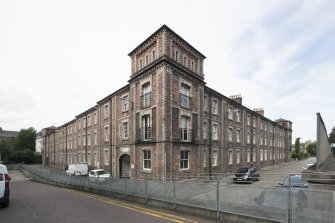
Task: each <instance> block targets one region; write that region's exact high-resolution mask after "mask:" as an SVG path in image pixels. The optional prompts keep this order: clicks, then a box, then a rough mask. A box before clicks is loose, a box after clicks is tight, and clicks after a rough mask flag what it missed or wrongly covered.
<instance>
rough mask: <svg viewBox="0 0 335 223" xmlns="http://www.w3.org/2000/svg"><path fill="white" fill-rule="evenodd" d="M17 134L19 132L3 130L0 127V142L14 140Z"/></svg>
mask: <svg viewBox="0 0 335 223" xmlns="http://www.w3.org/2000/svg"><path fill="white" fill-rule="evenodd" d="M17 134H19V132H17V131H9V130H3V129H2V128H1V127H0V141H2V140H14V139H15V138H16V136H17Z"/></svg>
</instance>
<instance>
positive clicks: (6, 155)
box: [0, 139, 15, 163]
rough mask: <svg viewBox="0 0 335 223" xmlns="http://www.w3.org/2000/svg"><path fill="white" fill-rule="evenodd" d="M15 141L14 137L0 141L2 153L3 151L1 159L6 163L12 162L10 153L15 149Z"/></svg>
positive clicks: (0, 151)
mask: <svg viewBox="0 0 335 223" xmlns="http://www.w3.org/2000/svg"><path fill="white" fill-rule="evenodd" d="M14 143H15V141H14V140H12V139H6V140H1V141H0V153H1V161H4V163H9V162H10V155H11V153H12V151H13V148H14Z"/></svg>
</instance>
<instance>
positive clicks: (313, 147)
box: [307, 142, 316, 156]
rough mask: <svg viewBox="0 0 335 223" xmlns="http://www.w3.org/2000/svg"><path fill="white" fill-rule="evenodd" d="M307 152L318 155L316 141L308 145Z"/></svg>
mask: <svg viewBox="0 0 335 223" xmlns="http://www.w3.org/2000/svg"><path fill="white" fill-rule="evenodd" d="M307 152H308V153H309V154H310V155H311V156H316V142H313V143H311V144H309V145H308V146H307Z"/></svg>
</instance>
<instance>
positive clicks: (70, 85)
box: [0, 0, 335, 141]
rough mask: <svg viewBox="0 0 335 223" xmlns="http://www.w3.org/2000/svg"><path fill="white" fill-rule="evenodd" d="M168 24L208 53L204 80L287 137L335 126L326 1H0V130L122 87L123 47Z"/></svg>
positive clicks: (49, 120) (332, 16) (84, 104)
mask: <svg viewBox="0 0 335 223" xmlns="http://www.w3.org/2000/svg"><path fill="white" fill-rule="evenodd" d="M164 24H166V25H167V26H169V27H170V28H171V29H172V30H174V31H175V32H176V33H177V34H178V35H180V36H181V37H183V38H184V39H185V40H186V41H187V42H188V43H190V44H191V45H192V46H193V47H195V48H196V49H197V50H199V51H200V52H201V53H202V54H204V55H205V56H206V57H207V58H206V60H205V62H204V74H205V82H206V83H207V86H208V87H210V88H213V89H214V90H216V91H218V92H220V93H222V94H223V95H226V96H228V97H229V96H231V95H236V94H241V95H242V98H243V104H244V105H245V106H246V107H248V108H250V109H254V108H264V110H265V116H266V117H267V118H269V119H271V120H276V119H279V118H284V119H288V120H291V121H292V122H293V141H294V139H295V138H297V137H301V138H302V141H306V140H315V139H316V113H320V114H321V116H322V118H323V121H324V123H325V124H326V128H327V131H328V133H330V132H331V129H332V128H333V127H334V126H335V99H334V93H335V87H334V85H335V74H334V71H335V1H333V0H318V1H314V0H305V1H300V0H295V1H292V0H287V1H286V0H280V1H279V0H278V1H272V0H261V1H258V0H253V1H238V0H231V1H228V0H219V1H215V0H212V1H203V0H201V1H198V0H192V1H186V0H177V1H175V0H169V1H159V0H152V1H151V0H150V1H148V0H142V1H137V0H134V1H130V0H123V1H112V0H96V1H91V0H57V1H51V0H41V1H37V0H29V1H27V0H10V1H6V0H0V127H2V129H5V130H12V131H19V130H20V129H23V128H29V127H34V128H35V129H36V130H38V131H39V130H41V129H42V128H44V127H49V126H52V125H54V126H60V125H62V124H65V123H66V122H68V121H70V120H73V119H74V118H75V116H76V115H78V114H80V113H82V112H83V111H85V110H87V109H89V108H91V107H93V106H94V105H96V102H97V101H99V100H101V99H102V98H104V97H106V96H108V95H109V94H111V93H113V92H115V91H116V90H118V89H120V88H121V87H123V86H125V85H126V84H128V80H129V78H130V58H129V57H128V53H129V52H131V51H132V50H133V49H135V48H136V47H137V46H138V45H139V44H140V43H142V42H143V41H144V40H145V39H146V38H147V37H149V36H150V35H151V34H152V33H154V32H155V31H156V30H157V29H159V28H160V27H161V26H162V25H164Z"/></svg>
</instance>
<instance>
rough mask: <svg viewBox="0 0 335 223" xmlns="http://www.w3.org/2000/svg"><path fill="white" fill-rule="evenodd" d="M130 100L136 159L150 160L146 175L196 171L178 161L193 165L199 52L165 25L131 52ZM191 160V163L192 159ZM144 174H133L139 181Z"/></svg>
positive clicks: (201, 58) (200, 81) (197, 136)
mask: <svg viewBox="0 0 335 223" xmlns="http://www.w3.org/2000/svg"><path fill="white" fill-rule="evenodd" d="M129 56H130V58H131V76H130V80H129V84H130V98H131V100H132V101H134V104H135V110H134V115H133V117H134V120H133V122H134V126H135V129H136V130H135V131H136V140H135V141H136V143H135V147H136V151H141V152H137V153H136V157H135V160H143V157H148V156H150V157H151V162H150V163H151V166H150V168H149V166H147V168H146V167H142V166H140V165H142V163H141V162H135V160H134V162H135V163H137V165H139V166H136V167H135V168H134V169H135V170H138V169H139V170H141V169H142V170H144V172H146V171H148V172H149V173H152V174H153V175H155V177H162V178H164V179H166V178H169V177H171V176H172V174H182V173H183V172H185V171H186V172H193V173H196V172H197V171H198V167H197V166H198V165H197V164H196V163H193V164H192V163H191V162H192V161H191V160H190V159H187V160H188V163H185V164H184V165H182V166H180V162H181V160H182V157H189V156H190V155H191V153H192V160H194V161H195V160H197V158H196V157H197V156H198V152H197V151H198V144H197V143H196V142H198V141H199V139H200V131H199V129H201V123H202V122H201V121H200V120H201V117H202V115H201V114H202V106H201V102H202V98H203V92H204V86H205V82H204V73H203V63H204V59H205V58H206V57H205V56H204V55H203V54H202V53H200V52H199V51H198V50H196V49H195V48H194V47H193V46H192V45H190V44H189V43H187V42H186V41H185V40H184V39H183V38H182V37H180V36H179V35H178V34H176V33H175V32H174V31H173V30H171V29H170V28H169V27H167V26H166V25H163V26H162V27H161V28H159V29H158V30H157V31H156V32H154V33H153V34H152V35H151V36H149V37H148V38H147V39H146V40H145V41H143V42H142V43H141V44H140V45H139V46H138V47H136V48H135V49H134V50H133V51H132V52H130V53H129ZM193 158H194V159H193ZM142 174H143V171H142V172H139V173H135V175H138V176H139V177H141V175H142Z"/></svg>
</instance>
